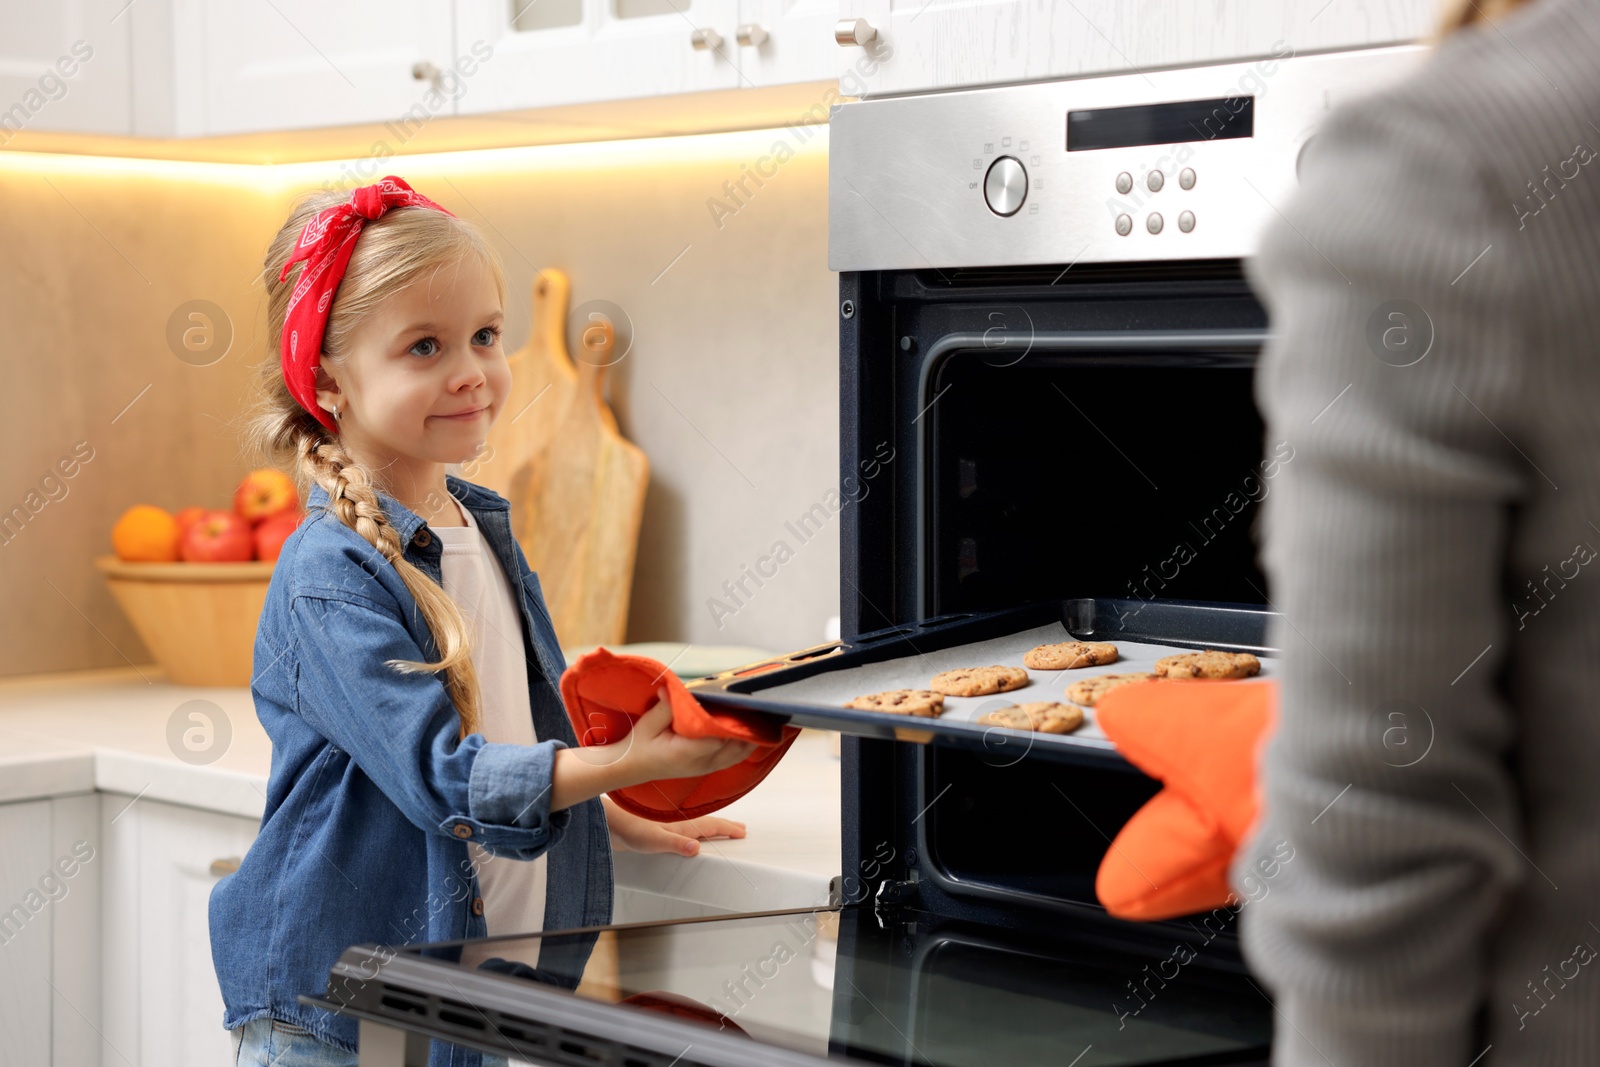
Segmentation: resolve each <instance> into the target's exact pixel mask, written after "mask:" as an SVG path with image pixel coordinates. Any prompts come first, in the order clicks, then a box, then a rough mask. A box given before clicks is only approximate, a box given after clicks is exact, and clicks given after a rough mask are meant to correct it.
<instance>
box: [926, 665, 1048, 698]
mask: <svg viewBox="0 0 1600 1067" xmlns="http://www.w3.org/2000/svg"><path fill="white" fill-rule="evenodd" d="M1027 684H1028V672H1027V671H1025V670H1023V669H1022V668H1021V667H1002V666H1000V665H999V664H995V665H994V666H992V667H962V668H960V669H959V670H954V671H943V672H941V673H939V674H936V675H934V676H933V681H931V682H929V683H928V688H929V689H932V690H933V691H934V692H936V693H943V694H944V695H945V696H952V697H981V696H986V695H987V694H989V693H1005V692H1008V691H1010V690H1012V689H1021V688H1022V687H1023V686H1025V685H1027Z"/></svg>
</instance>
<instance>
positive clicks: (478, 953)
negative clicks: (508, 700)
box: [321, 906, 1272, 1067]
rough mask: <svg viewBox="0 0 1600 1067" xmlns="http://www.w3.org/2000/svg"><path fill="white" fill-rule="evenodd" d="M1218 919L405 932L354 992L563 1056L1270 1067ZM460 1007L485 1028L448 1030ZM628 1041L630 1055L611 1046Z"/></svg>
mask: <svg viewBox="0 0 1600 1067" xmlns="http://www.w3.org/2000/svg"><path fill="white" fill-rule="evenodd" d="M1208 929H1209V928H1207V927H1204V926H1202V925H1201V924H1199V923H1196V924H1193V925H1191V924H1184V923H1179V924H1163V925H1162V926H1160V927H1137V928H1132V929H1131V930H1130V926H1129V924H1111V923H1107V922H1101V923H1095V922H1084V921H1080V920H1075V919H1072V918H1070V917H1066V918H1063V920H1062V922H1061V924H1060V927H1059V928H1045V929H1040V928H1039V927H1038V924H1034V925H1033V926H1032V927H1031V928H1030V929H1028V930H1026V931H1024V932H1007V931H1003V930H998V929H996V928H994V927H991V926H972V925H967V924H962V923H958V922H952V921H949V920H947V919H943V918H940V917H937V916H931V915H928V914H926V913H921V912H916V911H910V910H904V909H901V910H896V911H894V912H891V913H887V917H880V913H878V912H877V911H875V909H873V908H872V907H870V906H849V907H843V908H821V909H815V910H798V911H786V912H772V913H765V914H759V915H743V916H734V917H722V918H712V919H697V920H682V921H675V922H664V923H647V924H636V925H629V926H617V927H611V928H608V929H607V930H606V932H605V934H604V936H602V937H600V938H599V940H598V941H596V940H595V938H596V935H595V934H594V933H593V932H589V933H586V934H578V933H556V934H550V935H545V936H513V937H500V938H484V939H477V940H472V941H458V942H442V943H436V944H429V945H413V946H407V947H406V948H405V949H403V950H401V951H399V952H398V953H395V952H394V951H393V950H388V951H387V952H386V953H385V954H384V955H383V956H381V957H379V958H378V963H379V964H381V966H382V976H381V982H382V990H383V996H382V997H381V998H378V997H370V996H369V997H365V998H363V997H362V996H356V997H355V998H354V999H353V1000H352V998H351V997H350V996H345V997H344V998H342V1000H343V1002H345V1003H347V1004H348V1005H349V1006H350V1008H351V1010H355V1011H356V1012H357V1013H358V1014H368V1012H369V1010H370V1011H373V1012H375V1013H376V1014H377V1015H379V1016H388V1017H390V1018H392V1020H393V1021H394V1022H395V1023H396V1024H397V1025H403V1024H404V1022H405V1020H406V1019H407V1018H408V1017H414V1018H415V1019H416V1020H417V1021H418V1025H417V1026H416V1027H415V1028H417V1029H428V1028H429V1027H430V1026H431V1027H432V1029H431V1031H430V1032H431V1033H432V1036H435V1037H441V1036H447V1035H450V1036H452V1037H454V1038H462V1037H465V1038H467V1039H468V1040H466V1041H465V1043H469V1044H473V1045H477V1046H478V1047H482V1048H496V1049H499V1050H501V1051H513V1050H516V1051H521V1052H523V1053H524V1054H528V1058H534V1059H537V1057H535V1056H533V1055H531V1053H532V1052H533V1051H535V1050H536V1049H548V1050H549V1053H550V1058H551V1059H553V1060H555V1061H557V1062H567V1061H568V1060H569V1059H570V1060H571V1062H583V1061H584V1060H585V1059H589V1060H590V1061H593V1060H596V1059H598V1060H601V1061H603V1062H621V1063H634V1064H641V1065H642V1064H655V1063H659V1064H661V1065H662V1067H665V1065H666V1064H668V1063H670V1062H677V1063H678V1064H679V1067H687V1065H689V1064H692V1063H697V1062H698V1063H718V1062H729V1063H762V1062H766V1063H786V1064H787V1063H793V1064H801V1063H808V1062H811V1063H814V1062H819V1061H829V1060H831V1061H834V1062H840V1061H844V1062H850V1061H857V1062H869V1063H892V1064H927V1065H931V1067H994V1065H996V1064H1005V1065H1006V1067H1032V1065H1039V1067H1044V1065H1049V1067H1111V1065H1136V1064H1137V1065H1142V1067H1150V1065H1155V1064H1185V1065H1192V1067H1199V1065H1202V1064H1257V1063H1261V1064H1264V1063H1265V1062H1266V1057H1267V1046H1268V1045H1269V1043H1270V1040H1271V1024H1272V1007H1271V1004H1270V1003H1269V1001H1268V1000H1267V999H1266V997H1265V996H1264V994H1263V993H1262V992H1261V991H1260V990H1258V989H1257V988H1256V986H1255V985H1254V984H1253V983H1252V982H1251V980H1250V978H1249V977H1248V976H1247V975H1246V974H1245V972H1244V971H1243V969H1242V967H1241V966H1240V964H1239V959H1238V955H1237V951H1236V950H1235V949H1234V948H1233V947H1232V946H1231V944H1229V943H1228V939H1227V938H1226V937H1223V938H1218V937H1217V936H1216V935H1215V934H1213V935H1211V936H1210V937H1208V936H1207V933H1208ZM1174 931H1192V933H1183V934H1181V935H1180V934H1179V933H1177V932H1174ZM591 944H593V948H592V950H591V949H590V948H589V946H590V945H591ZM359 951H360V950H357V949H353V950H351V952H352V953H356V952H359ZM350 958H351V957H350V954H349V953H347V955H346V961H344V962H348V961H349V960H350ZM370 966H371V961H369V964H368V970H366V971H365V972H363V973H364V974H366V975H370V974H371V973H372V972H371V969H370ZM334 973H335V980H334V982H333V983H332V984H331V985H330V993H329V998H328V999H329V1000H333V999H336V998H335V995H334V993H333V992H332V990H333V989H334V988H335V987H337V986H338V974H339V968H338V967H336V968H335V972H334ZM346 987H347V988H348V982H347V983H346ZM574 987H575V988H574ZM408 995H409V999H408ZM363 1001H365V1002H363ZM321 1003H323V1004H324V1006H327V1001H321ZM424 1015H430V1016H431V1015H437V1016H439V1017H440V1019H443V1020H444V1022H440V1021H439V1020H437V1019H430V1021H429V1023H428V1025H427V1026H424V1025H422V1023H421V1021H420V1020H421V1018H422V1016H424ZM452 1018H453V1019H454V1020H455V1023H456V1024H457V1025H459V1026H460V1027H464V1028H466V1030H467V1031H473V1032H471V1033H463V1032H459V1031H451V1030H450V1028H449V1026H447V1025H445V1023H448V1022H449V1020H450V1019H452ZM558 1031H559V1032H558ZM585 1034H588V1035H591V1036H600V1037H602V1038H603V1039H604V1041H605V1043H606V1044H607V1048H608V1049H609V1053H608V1054H607V1055H606V1056H603V1057H602V1056H599V1055H598V1053H597V1052H596V1051H595V1050H593V1049H587V1048H586V1047H585V1044H584V1036H583V1035H585ZM607 1034H609V1037H607V1036H605V1035H607ZM619 1038H620V1043H621V1044H622V1045H625V1046H626V1050H625V1051H626V1052H628V1053H629V1054H625V1055H620V1056H619V1055H615V1054H614V1053H616V1050H617V1046H618V1043H619V1041H618V1039H619ZM558 1051H559V1052H561V1053H562V1054H561V1055H559V1056H557V1055H555V1053H557V1052H558ZM653 1053H659V1055H655V1054H653ZM675 1057H676V1059H675ZM541 1062H543V1061H541Z"/></svg>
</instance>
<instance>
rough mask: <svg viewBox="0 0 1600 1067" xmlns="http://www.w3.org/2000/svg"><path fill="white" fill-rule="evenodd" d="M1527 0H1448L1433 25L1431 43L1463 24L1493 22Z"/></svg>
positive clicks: (1446, 35) (1436, 41) (1448, 34)
mask: <svg viewBox="0 0 1600 1067" xmlns="http://www.w3.org/2000/svg"><path fill="white" fill-rule="evenodd" d="M1527 2H1528V0H1449V2H1448V3H1446V4H1445V8H1444V12H1443V13H1442V14H1441V15H1440V17H1439V23H1438V25H1437V26H1435V27H1434V31H1433V38H1432V43H1434V44H1438V43H1439V42H1440V41H1442V40H1444V39H1445V38H1446V37H1448V36H1450V35H1451V34H1452V33H1454V32H1455V31H1457V30H1459V29H1461V28H1463V27H1465V26H1475V25H1479V24H1484V23H1490V22H1494V21H1496V20H1497V19H1499V18H1501V17H1502V16H1504V15H1508V14H1510V13H1511V12H1513V11H1515V10H1516V9H1517V8H1519V7H1521V6H1522V5H1523V4H1525V3H1527Z"/></svg>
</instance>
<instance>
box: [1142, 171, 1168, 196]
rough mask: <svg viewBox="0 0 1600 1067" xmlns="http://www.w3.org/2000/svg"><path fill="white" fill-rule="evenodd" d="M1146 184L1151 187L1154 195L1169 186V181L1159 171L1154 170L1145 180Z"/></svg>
mask: <svg viewBox="0 0 1600 1067" xmlns="http://www.w3.org/2000/svg"><path fill="white" fill-rule="evenodd" d="M1144 183H1145V184H1146V185H1148V186H1149V187H1150V191H1151V192H1152V193H1159V192H1160V191H1161V187H1162V186H1163V185H1165V184H1167V179H1166V177H1165V176H1164V175H1163V174H1162V173H1161V172H1160V171H1159V170H1153V171H1151V172H1150V176H1149V177H1147V178H1146V179H1145V180H1144Z"/></svg>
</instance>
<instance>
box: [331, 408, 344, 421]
mask: <svg viewBox="0 0 1600 1067" xmlns="http://www.w3.org/2000/svg"><path fill="white" fill-rule="evenodd" d="M342 418H344V416H343V415H341V414H340V413H339V407H338V405H334V408H333V420H334V421H335V422H338V421H339V420H340V419H342Z"/></svg>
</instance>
